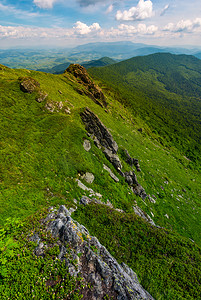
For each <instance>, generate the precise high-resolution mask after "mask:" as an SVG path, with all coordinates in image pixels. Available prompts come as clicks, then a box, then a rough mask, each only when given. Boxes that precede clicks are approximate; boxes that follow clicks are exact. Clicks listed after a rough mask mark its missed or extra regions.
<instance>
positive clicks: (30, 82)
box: [20, 77, 40, 94]
mask: <svg viewBox="0 0 201 300" xmlns="http://www.w3.org/2000/svg"><path fill="white" fill-rule="evenodd" d="M39 87H40V83H39V82H38V81H36V80H35V79H33V78H31V77H24V78H23V79H22V80H21V82H20V89H21V90H22V91H23V92H24V93H29V94H31V93H33V92H35V91H36V90H37V89H39Z"/></svg>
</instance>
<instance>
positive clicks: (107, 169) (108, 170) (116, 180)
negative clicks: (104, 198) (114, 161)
mask: <svg viewBox="0 0 201 300" xmlns="http://www.w3.org/2000/svg"><path fill="white" fill-rule="evenodd" d="M103 169H104V170H106V171H107V172H108V173H109V175H110V177H111V178H112V179H113V180H114V181H115V182H119V178H118V177H117V176H116V175H115V174H114V173H113V172H112V171H111V169H110V168H108V166H106V165H105V164H103Z"/></svg>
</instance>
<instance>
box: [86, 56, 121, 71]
mask: <svg viewBox="0 0 201 300" xmlns="http://www.w3.org/2000/svg"><path fill="white" fill-rule="evenodd" d="M116 62H117V61H116V60H114V59H112V58H109V57H102V58H100V59H97V60H92V61H89V62H86V63H84V62H83V63H81V65H82V66H83V67H85V68H86V69H89V68H93V67H104V66H107V65H112V64H114V63H116Z"/></svg>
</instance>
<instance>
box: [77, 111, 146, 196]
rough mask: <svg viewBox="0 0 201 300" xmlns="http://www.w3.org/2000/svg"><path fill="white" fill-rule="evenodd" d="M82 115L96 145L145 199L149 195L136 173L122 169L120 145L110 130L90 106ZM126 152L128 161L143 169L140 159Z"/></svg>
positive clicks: (136, 192)
mask: <svg viewBox="0 0 201 300" xmlns="http://www.w3.org/2000/svg"><path fill="white" fill-rule="evenodd" d="M80 115H81V118H82V121H83V122H84V124H85V128H86V130H87V131H88V133H89V135H90V137H91V138H92V139H93V140H94V143H95V144H96V146H97V147H98V148H100V149H101V150H102V151H103V153H104V154H105V156H106V158H107V159H108V160H109V161H110V162H111V163H112V164H113V166H114V167H115V169H116V170H117V171H118V172H119V174H120V175H121V176H123V177H124V178H125V181H126V182H127V183H128V184H129V185H130V186H131V190H132V191H133V193H135V194H136V195H138V196H140V197H141V198H142V199H143V200H144V199H145V198H146V197H147V194H146V192H145V190H144V189H143V187H142V186H141V185H140V184H139V183H138V181H137V176H136V175H135V173H134V172H133V171H130V172H125V173H123V172H122V171H121V169H122V163H121V161H120V159H119V157H118V155H117V151H118V145H117V143H116V142H115V141H114V139H113V137H112V135H111V133H110V132H109V130H108V129H107V128H106V127H105V125H104V124H103V123H102V122H101V121H100V119H99V118H98V117H97V116H96V115H95V114H94V113H93V112H92V111H91V110H90V109H89V108H85V110H84V111H83V112H81V114H80ZM125 153H126V156H127V161H129V163H130V164H131V166H132V165H133V164H134V165H135V166H136V169H137V170H138V171H141V170H140V166H139V162H138V160H136V159H133V158H131V157H130V155H129V153H128V151H127V150H126V152H125Z"/></svg>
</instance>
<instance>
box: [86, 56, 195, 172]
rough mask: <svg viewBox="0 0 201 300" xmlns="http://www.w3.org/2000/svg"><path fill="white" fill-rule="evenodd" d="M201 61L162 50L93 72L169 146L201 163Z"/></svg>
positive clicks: (95, 69) (93, 70) (94, 69)
mask: <svg viewBox="0 0 201 300" xmlns="http://www.w3.org/2000/svg"><path fill="white" fill-rule="evenodd" d="M200 70H201V61H200V60H199V59H197V58H195V57H193V56H187V55H172V54H167V53H164V54H162V53H158V54H153V55H148V56H144V57H135V58H132V59H129V60H127V61H123V62H120V63H118V64H114V65H111V66H107V67H104V68H101V69H98V68H93V69H91V70H90V73H91V74H93V75H94V76H96V77H97V78H101V79H102V80H104V81H105V82H106V83H107V84H109V85H111V86H112V87H113V88H114V89H115V90H116V93H117V97H118V98H119V101H121V102H122V103H124V104H125V105H128V106H130V108H131V109H132V111H133V113H134V114H135V115H136V114H139V115H140V116H141V118H143V119H144V120H145V121H146V123H147V124H148V125H149V127H150V128H151V129H152V131H153V133H155V134H156V135H158V140H160V141H161V142H162V143H163V144H164V145H166V146H174V147H177V148H178V149H180V151H183V153H184V154H185V155H186V156H187V157H188V158H190V159H191V160H193V161H194V162H195V164H196V167H198V166H200V151H201V149H200V143H199V142H198V141H200V140H201V123H200V114H201V102H200V99H201V71H200Z"/></svg>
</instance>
